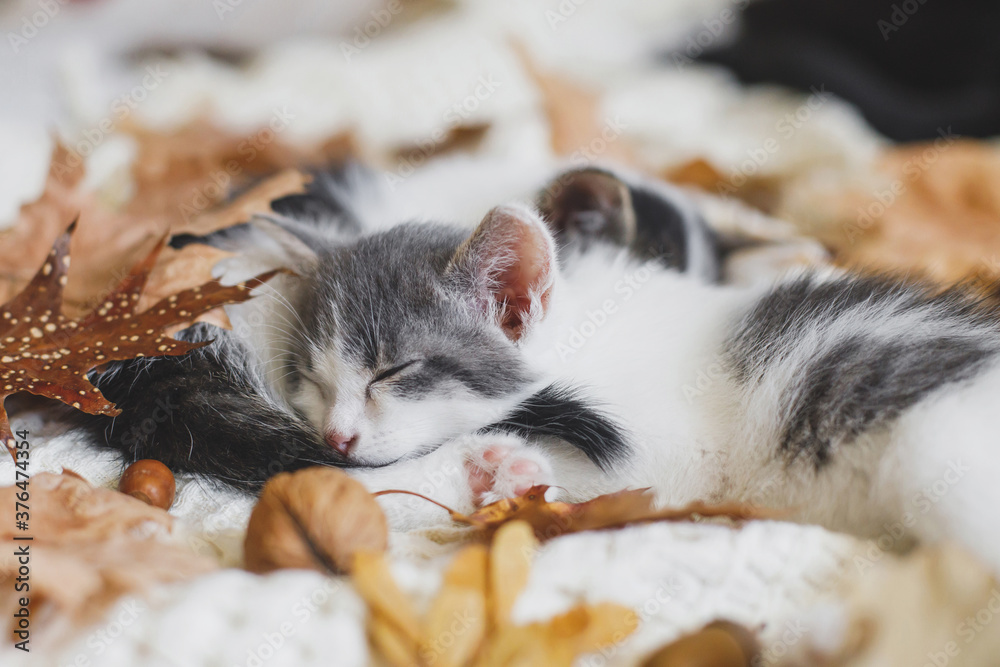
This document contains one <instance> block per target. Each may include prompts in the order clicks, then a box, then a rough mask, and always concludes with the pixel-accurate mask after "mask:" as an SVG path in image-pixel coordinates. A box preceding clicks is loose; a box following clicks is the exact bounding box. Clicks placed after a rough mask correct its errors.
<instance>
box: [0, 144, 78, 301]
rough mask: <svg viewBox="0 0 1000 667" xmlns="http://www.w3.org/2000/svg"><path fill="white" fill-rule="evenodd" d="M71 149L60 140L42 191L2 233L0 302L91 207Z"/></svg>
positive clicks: (27, 275)
mask: <svg viewBox="0 0 1000 667" xmlns="http://www.w3.org/2000/svg"><path fill="white" fill-rule="evenodd" d="M69 155H70V152H69V150H67V149H66V147H65V146H63V145H62V144H60V143H58V142H57V143H56V145H55V148H54V149H53V151H52V158H51V161H50V165H51V166H50V168H49V173H48V175H47V176H46V180H45V186H44V189H43V190H42V194H41V195H40V196H39V198H38V199H36V200H35V201H33V202H31V203H28V204H25V205H24V206H22V207H21V211H20V214H19V216H18V219H17V220H16V221H15V222H14V224H13V225H12V226H11V227H10V228H8V229H5V230H3V231H2V232H0V272H2V273H0V275H2V282H0V302H3V301H7V300H8V299H10V298H11V297H13V296H14V295H15V294H17V292H18V291H19V290H20V289H21V288H23V287H24V285H25V284H27V282H28V281H29V280H31V276H32V275H34V273H35V270H36V269H37V268H38V265H39V264H41V262H42V260H43V259H44V258H45V256H46V255H47V254H48V252H49V250H50V249H51V248H52V242H53V241H54V240H55V239H56V237H58V236H59V235H60V234H61V233H62V232H63V230H64V229H65V228H66V221H67V220H72V219H73V218H74V217H76V216H77V215H79V214H80V211H81V210H82V209H84V208H85V207H87V206H88V202H87V198H86V197H85V196H84V195H83V194H82V193H80V192H79V190H78V187H77V186H78V184H79V183H80V181H81V180H82V179H83V176H84V172H83V163H82V161H81V162H79V163H76V164H75V167H74V168H70V167H68V166H67V167H64V168H63V167H62V166H63V165H66V163H67V160H68V156H69Z"/></svg>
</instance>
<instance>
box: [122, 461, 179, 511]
mask: <svg viewBox="0 0 1000 667" xmlns="http://www.w3.org/2000/svg"><path fill="white" fill-rule="evenodd" d="M118 490H119V491H121V492H122V493H124V494H126V495H129V496H132V497H133V498H137V499H139V500H141V501H142V502H144V503H146V504H148V505H152V506H153V507H159V508H161V509H165V510H166V509H170V506H171V505H173V504H174V493H175V492H176V491H177V485H176V484H175V482H174V474H173V473H172V472H170V468H168V467H167V466H165V465H163V464H162V463H160V462H159V461H155V460H153V459H142V460H140V461H136V462H135V463H133V464H132V465H130V466H129V467H128V468H126V469H125V473H124V474H123V475H122V478H121V479H120V480H119V481H118Z"/></svg>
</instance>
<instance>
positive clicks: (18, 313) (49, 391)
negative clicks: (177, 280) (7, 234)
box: [0, 226, 274, 456]
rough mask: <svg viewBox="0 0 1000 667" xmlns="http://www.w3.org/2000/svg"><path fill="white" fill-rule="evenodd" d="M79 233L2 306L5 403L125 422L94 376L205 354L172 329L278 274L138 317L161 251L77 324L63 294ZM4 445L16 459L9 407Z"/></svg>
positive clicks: (201, 292)
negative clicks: (135, 363)
mask: <svg viewBox="0 0 1000 667" xmlns="http://www.w3.org/2000/svg"><path fill="white" fill-rule="evenodd" d="M72 231H73V226H71V227H70V229H69V230H68V231H66V232H65V233H64V234H63V235H62V236H61V237H60V238H59V239H58V240H57V241H56V243H55V245H54V246H53V247H52V250H51V251H50V252H49V255H48V257H47V258H46V259H45V262H44V263H43V264H42V266H41V268H39V269H38V272H37V273H36V274H35V277H34V278H32V280H31V282H30V283H28V286H27V287H25V288H24V289H23V290H22V291H21V292H20V293H19V294H18V295H17V296H15V297H14V298H13V299H12V300H11V301H9V302H8V303H6V304H5V305H4V306H3V307H0V387H2V388H0V403H2V401H4V400H5V399H6V398H7V397H8V396H10V395H11V394H14V393H17V392H20V391H27V392H29V393H32V394H35V395H37V396H45V397H47V398H52V399H55V400H58V401H62V402H63V403H65V404H66V405H69V406H71V407H74V408H76V409H78V410H82V411H83V412H87V413H89V414H101V415H108V416H114V415H117V414H118V410H117V409H116V408H115V406H114V405H113V404H112V403H111V402H109V401H108V400H107V399H105V398H104V396H103V395H102V394H101V392H100V391H99V390H98V389H97V387H95V386H94V385H93V384H92V383H91V382H90V380H89V379H87V375H88V373H90V371H92V370H94V369H95V368H97V367H98V366H101V365H103V364H106V363H107V362H110V361H117V360H126V359H134V358H136V357H143V356H176V355H181V354H186V353H188V352H190V351H191V350H194V349H197V348H199V347H202V346H203V345H205V343H187V342H183V341H179V340H175V339H174V338H171V337H169V336H168V335H167V334H166V333H164V329H166V328H169V327H172V326H174V325H177V324H180V323H182V322H190V321H192V320H193V319H194V318H195V317H197V316H198V315H199V314H200V313H203V312H205V311H208V310H211V309H212V308H215V307H216V306H220V305H222V304H227V303H238V302H240V301H245V300H247V299H248V298H250V296H251V288H253V287H256V286H259V285H261V284H263V282H264V281H266V280H267V279H269V278H270V277H271V276H272V275H274V274H273V272H272V273H270V274H265V275H262V276H259V277H258V278H255V279H253V280H250V281H247V282H246V283H241V284H238V285H234V286H232V287H224V286H222V285H221V284H219V283H218V282H217V281H212V282H209V283H206V284H204V285H201V286H199V287H194V288H192V289H189V290H186V291H184V292H181V293H179V294H175V295H171V296H170V297H168V298H166V299H163V300H161V301H159V302H158V303H156V304H154V305H153V306H152V307H150V308H149V309H148V310H145V311H142V312H137V311H136V304H137V303H138V301H139V296H140V294H141V292H142V289H143V287H144V286H145V284H146V279H147V277H148V275H149V271H150V270H151V268H152V266H153V263H154V262H155V261H156V256H157V254H158V252H159V249H160V247H162V246H159V247H157V248H156V249H154V250H153V252H151V253H150V254H149V255H148V256H147V257H146V259H145V260H144V261H143V262H141V263H139V264H137V265H136V266H135V267H134V268H133V269H132V271H131V272H130V273H129V274H128V275H127V276H126V277H125V279H124V280H122V282H121V283H120V284H119V285H118V287H117V288H116V289H115V290H113V291H112V292H111V293H110V294H107V295H106V297H105V298H106V300H105V301H104V303H102V304H101V305H99V306H98V307H96V308H95V309H94V310H93V311H92V312H90V313H89V314H87V315H84V316H83V317H81V318H80V319H70V318H67V317H66V316H64V315H63V313H62V295H63V288H64V287H65V285H66V272H67V269H68V267H69V259H70V258H69V243H70V239H71V236H72ZM0 439H2V440H3V442H4V443H5V444H6V445H7V449H8V451H10V453H11V456H13V455H14V448H13V445H14V439H13V437H12V434H11V432H10V424H9V423H8V421H7V413H6V411H5V410H4V408H3V407H2V405H0Z"/></svg>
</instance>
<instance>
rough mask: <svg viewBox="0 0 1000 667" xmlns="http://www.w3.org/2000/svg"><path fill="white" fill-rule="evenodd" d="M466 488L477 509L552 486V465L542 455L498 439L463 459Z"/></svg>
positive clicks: (533, 450)
mask: <svg viewBox="0 0 1000 667" xmlns="http://www.w3.org/2000/svg"><path fill="white" fill-rule="evenodd" d="M465 470H466V472H467V473H468V475H469V488H470V489H471V491H472V497H473V499H474V501H475V503H476V505H478V506H483V505H489V504H490V503H493V502H496V501H498V500H501V499H503V498H513V497H515V496H520V495H523V494H524V493H525V492H527V491H528V489H530V488H531V487H533V486H536V485H538V484H545V485H552V483H553V477H552V466H551V464H550V463H549V461H548V459H547V458H546V457H545V455H543V454H542V453H541V452H539V451H538V450H535V449H531V448H529V447H524V446H520V445H518V444H509V443H507V442H504V441H503V440H500V441H498V442H496V444H491V445H487V446H485V447H482V448H478V449H476V450H474V451H473V452H471V453H470V454H469V456H468V457H467V458H466V460H465Z"/></svg>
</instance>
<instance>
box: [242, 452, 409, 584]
mask: <svg viewBox="0 0 1000 667" xmlns="http://www.w3.org/2000/svg"><path fill="white" fill-rule="evenodd" d="M388 539H389V529H388V525H387V524H386V520H385V515H384V514H383V513H382V510H381V508H380V507H379V506H378V503H377V502H375V499H374V498H373V497H372V496H371V494H369V493H368V491H366V490H365V488H364V487H363V486H362V485H361V483H360V482H358V481H357V480H355V479H352V478H351V477H349V476H348V475H347V474H345V473H344V472H343V471H341V470H338V469H336V468H327V467H321V466H317V467H313V468H306V469H304V470H299V471H297V472H294V473H281V474H279V475H276V476H274V477H272V478H271V479H270V480H268V482H267V484H266V485H265V486H264V490H263V491H262V492H261V494H260V500H258V501H257V505H256V506H255V507H254V509H253V512H252V513H251V515H250V522H249V524H248V526H247V534H246V538H245V541H244V548H243V551H244V560H245V564H246V568H247V569H248V570H250V571H251V572H257V573H265V572H271V571H272V570H278V569H284V568H298V569H308V570H317V571H319V572H325V573H342V572H346V571H348V570H349V569H350V567H351V564H352V562H353V559H354V555H355V554H356V553H357V552H359V551H367V552H371V551H385V548H386V545H387V543H388Z"/></svg>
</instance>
